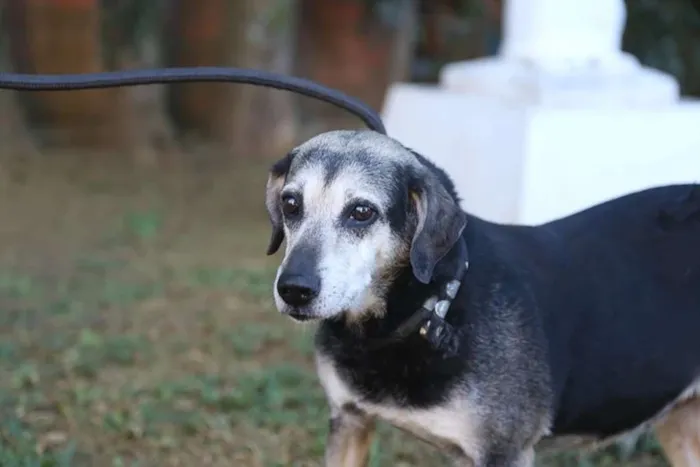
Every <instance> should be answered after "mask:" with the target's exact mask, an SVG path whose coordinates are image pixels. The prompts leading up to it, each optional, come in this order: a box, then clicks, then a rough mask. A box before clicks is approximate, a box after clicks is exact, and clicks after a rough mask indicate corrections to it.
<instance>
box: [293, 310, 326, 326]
mask: <svg viewBox="0 0 700 467" xmlns="http://www.w3.org/2000/svg"><path fill="white" fill-rule="evenodd" d="M285 314H286V315H287V316H289V317H290V318H292V319H293V320H294V321H297V322H299V323H304V322H307V321H314V320H317V319H319V317H318V316H314V315H312V314H309V313H305V312H303V311H301V310H289V311H288V312H286V313H285Z"/></svg>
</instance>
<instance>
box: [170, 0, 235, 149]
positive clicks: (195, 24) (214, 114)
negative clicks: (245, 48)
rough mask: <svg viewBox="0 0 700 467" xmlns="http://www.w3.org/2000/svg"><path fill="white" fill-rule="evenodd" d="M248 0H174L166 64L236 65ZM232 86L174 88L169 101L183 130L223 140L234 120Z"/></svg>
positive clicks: (176, 86) (173, 115) (177, 86)
mask: <svg viewBox="0 0 700 467" xmlns="http://www.w3.org/2000/svg"><path fill="white" fill-rule="evenodd" d="M245 3H246V2H245V1H243V0H239V1H236V2H230V1H228V0H172V1H171V2H170V3H169V5H168V8H167V10H166V17H167V22H166V25H165V29H164V33H165V34H164V36H163V38H162V40H163V45H164V53H165V55H164V59H165V60H164V61H165V64H166V66H175V67H185V66H226V65H233V60H232V59H233V54H234V50H233V49H234V48H235V46H236V44H235V41H233V40H232V38H233V36H234V35H236V34H240V29H241V28H245V15H244V14H240V13H241V11H240V10H241V9H242V8H244V6H245ZM236 10H239V11H236ZM230 91H231V86H229V85H226V84H210V83H203V84H199V83H197V84H190V83H187V84H177V85H170V86H168V90H167V104H168V109H169V111H170V115H171V117H172V118H173V121H174V123H175V125H176V126H177V127H178V129H179V130H182V131H186V132H194V133H196V134H198V135H200V136H203V137H206V138H214V139H220V138H221V137H222V132H223V131H225V130H224V129H225V128H227V127H228V126H230V121H231V110H232V105H231V92H230Z"/></svg>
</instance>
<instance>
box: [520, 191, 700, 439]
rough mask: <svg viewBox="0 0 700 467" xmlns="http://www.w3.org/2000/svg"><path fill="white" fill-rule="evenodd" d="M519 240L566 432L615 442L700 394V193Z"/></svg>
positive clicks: (525, 234)
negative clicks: (620, 435)
mask: <svg viewBox="0 0 700 467" xmlns="http://www.w3.org/2000/svg"><path fill="white" fill-rule="evenodd" d="M514 231H517V232H518V233H517V234H516V235H515V237H519V238H520V240H517V241H515V242H513V244H514V245H516V246H517V245H518V244H520V245H523V246H524V249H525V251H526V253H525V254H524V256H523V253H522V252H520V253H519V254H518V256H519V257H521V258H524V264H526V266H524V268H525V269H526V270H527V272H528V273H529V274H525V275H524V276H523V277H524V278H525V277H528V276H529V279H525V280H527V281H528V282H529V284H530V287H531V289H532V292H533V297H534V300H535V302H536V303H535V306H536V308H537V309H538V311H539V313H541V316H542V319H543V322H544V325H545V330H546V334H547V338H548V341H549V350H550V364H551V370H552V374H553V380H554V381H553V382H554V390H555V394H556V401H557V403H558V412H557V417H556V420H555V424H554V427H553V429H554V431H555V432H559V433H577V434H582V433H588V434H595V435H598V436H608V435H612V434H615V433H618V432H620V431H624V430H626V429H629V427H633V426H636V425H639V424H641V423H643V422H645V421H647V420H648V419H649V418H651V417H653V416H654V415H656V414H657V413H658V412H659V411H661V410H662V409H664V407H666V406H667V405H668V404H669V403H671V402H672V401H674V400H676V399H678V398H679V397H680V396H681V395H682V394H683V393H684V391H692V390H694V388H695V389H696V388H697V387H698V386H699V384H698V383H700V379H699V378H700V185H676V186H666V187H661V188H653V189H649V190H645V191H642V192H638V193H634V194H631V195H627V196H624V197H621V198H618V199H615V200H612V201H609V202H607V203H604V204H602V205H599V206H596V207H594V208H591V209H588V210H586V211H583V212H580V213H578V214H575V215H572V216H569V217H566V218H563V219H560V220H557V221H554V222H551V223H548V224H545V225H542V226H539V227H535V228H529V229H528V228H525V229H517V228H515V229H514ZM508 243H510V242H508ZM528 264H529V265H531V267H530V266H527V265H528ZM545 271H546V273H545Z"/></svg>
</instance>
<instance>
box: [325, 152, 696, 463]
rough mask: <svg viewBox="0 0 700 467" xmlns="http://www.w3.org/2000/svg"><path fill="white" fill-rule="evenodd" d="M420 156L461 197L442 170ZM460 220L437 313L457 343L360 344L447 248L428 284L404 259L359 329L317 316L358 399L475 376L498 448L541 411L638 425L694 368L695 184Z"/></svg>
mask: <svg viewBox="0 0 700 467" xmlns="http://www.w3.org/2000/svg"><path fill="white" fill-rule="evenodd" d="M419 158H420V160H421V162H422V164H423V165H424V166H426V167H428V168H429V169H430V171H431V172H432V174H433V175H434V176H435V177H436V178H437V179H439V180H440V183H441V185H442V186H443V187H444V189H445V190H446V191H447V192H448V193H449V194H450V196H451V197H452V198H453V199H454V201H455V203H458V198H457V196H456V194H455V190H454V186H453V184H452V182H451V181H450V180H449V178H448V177H447V175H446V174H445V173H444V172H443V171H442V170H440V169H437V168H436V167H435V166H434V165H433V164H431V163H430V162H429V161H427V160H425V159H424V158H422V157H420V156H419ZM406 177H407V178H406V180H408V179H410V175H408V174H407V175H406ZM406 180H403V181H406ZM398 191H400V190H398ZM396 196H397V198H396V201H397V202H396V206H397V207H396V212H395V213H393V215H394V216H395V217H396V220H395V221H396V223H397V224H399V223H404V224H408V223H410V219H411V210H410V206H409V204H410V203H409V200H407V199H405V197H404V196H402V195H400V194H399V193H398V192H397V193H396ZM467 219H468V222H467V226H466V228H465V230H464V231H463V232H462V236H463V237H464V238H465V239H466V242H467V245H468V248H469V251H470V258H471V260H470V269H469V271H468V272H467V275H466V277H465V280H464V282H463V285H462V287H461V289H460V293H459V295H458V296H457V298H456V299H455V300H454V301H453V304H452V308H451V311H450V313H449V314H448V321H449V322H450V323H451V324H452V325H453V326H455V327H457V328H459V329H460V330H461V333H462V340H461V346H460V350H459V354H458V356H456V357H453V358H444V355H441V354H440V353H439V352H436V351H434V350H433V349H431V348H430V347H429V346H428V344H427V343H426V342H425V341H424V340H423V339H422V338H421V337H420V336H418V335H414V336H412V337H410V338H408V339H406V340H404V341H401V342H397V343H394V344H391V345H390V346H388V347H386V348H382V349H380V350H376V351H370V350H368V349H367V347H366V345H365V342H366V339H367V338H377V337H386V336H388V335H389V334H390V333H391V331H392V330H393V329H395V328H396V327H397V326H398V325H399V324H400V323H401V322H402V321H403V320H405V319H406V318H407V317H408V316H409V315H410V314H411V313H413V312H414V311H415V310H416V309H418V307H420V305H421V304H422V302H423V301H424V300H425V299H426V298H427V297H428V296H429V295H431V294H432V293H434V291H435V287H437V285H436V284H440V283H441V280H443V279H444V280H448V279H449V278H451V277H450V275H449V274H450V271H451V270H452V269H453V268H452V265H451V261H452V262H453V261H454V260H455V259H454V257H453V256H454V255H453V253H452V252H450V253H448V254H447V255H446V256H445V257H444V258H442V260H441V261H440V262H439V263H438V264H437V267H436V270H435V275H434V277H433V281H432V282H430V283H429V284H425V283H422V282H421V281H420V280H418V279H417V278H416V277H415V274H414V272H413V270H412V269H411V267H410V266H406V267H404V269H403V270H402V271H401V273H400V274H399V275H398V277H397V278H396V279H395V281H394V282H393V284H392V285H391V287H390V289H389V294H388V307H387V310H388V312H387V314H386V316H384V317H383V318H369V319H367V320H366V321H365V322H364V324H363V325H362V327H361V328H360V329H357V328H356V327H347V326H346V325H345V323H344V321H343V320H342V319H338V320H333V321H325V322H322V323H321V324H320V326H319V329H318V332H317V336H316V343H317V347H318V350H319V352H320V353H321V354H323V355H325V356H327V357H329V358H331V359H332V361H333V362H334V363H335V364H336V365H337V367H338V369H339V371H340V372H341V375H342V376H343V377H344V379H345V380H346V381H347V382H349V383H350V384H351V386H352V387H353V388H354V389H355V390H356V391H357V392H358V393H360V394H361V395H362V396H363V397H365V398H366V399H367V400H369V401H374V402H377V403H380V402H382V401H385V400H387V398H390V399H392V400H394V401H399V402H400V403H401V404H403V405H404V406H406V407H427V406H430V405H433V404H436V403H438V402H440V401H443V400H445V398H446V397H447V396H448V393H449V390H450V389H451V388H453V387H454V386H455V385H464V384H466V385H473V386H478V388H479V394H480V395H481V396H480V397H482V398H483V401H482V404H483V405H484V406H485V407H487V408H489V409H490V410H493V412H494V417H499V424H498V427H496V424H494V430H497V431H498V433H496V432H494V433H493V437H492V441H493V443H494V447H493V449H492V451H491V452H492V453H493V455H494V456H497V454H498V452H500V451H498V450H497V449H496V444H498V442H500V441H503V440H504V439H506V438H507V437H509V436H510V437H511V438H510V439H512V440H517V439H519V437H523V436H527V434H526V433H524V432H525V431H527V430H526V429H525V428H526V427H530V426H531V425H532V424H533V423H535V422H534V421H533V418H534V417H536V416H538V415H541V414H545V413H547V412H551V413H552V414H553V426H552V429H553V434H555V435H559V434H587V435H594V436H598V437H606V436H609V435H612V434H616V433H620V432H622V431H625V430H628V429H632V428H635V427H636V426H637V425H639V424H641V423H643V422H644V421H646V420H648V419H649V418H650V417H652V416H653V415H655V414H656V413H658V412H659V410H661V409H662V408H663V407H664V406H665V405H667V404H669V403H670V402H672V401H673V399H674V398H676V397H678V396H679V395H680V394H681V392H682V391H683V390H684V389H686V388H687V387H688V386H689V385H690V384H691V383H693V381H694V380H696V378H698V377H699V376H700V338H698V336H699V334H698V332H699V331H700V186H699V185H677V186H667V187H662V188H655V189H649V190H645V191H641V192H638V193H634V194H630V195H627V196H623V197H621V198H618V199H615V200H612V201H609V202H606V203H603V204H600V205H598V206H596V207H593V208H590V209H587V210H585V211H582V212H579V213H577V214H574V215H571V216H568V217H566V218H563V219H560V220H557V221H554V222H550V223H547V224H544V225H541V226H537V227H525V226H512V225H500V224H495V223H491V222H487V221H485V220H482V219H480V218H477V217H475V216H471V215H467ZM397 230H399V229H398V228H397ZM504 420H506V421H507V422H508V423H505V424H503V423H500V422H503V421H504ZM503 426H510V427H512V428H510V430H512V431H510V432H508V433H502V431H503ZM519 429H521V430H520V431H523V433H519ZM533 430H534V428H533ZM499 437H500V438H499ZM499 440H500V441H499ZM514 442H516V441H514ZM517 442H521V441H517ZM522 442H524V441H522ZM494 465H495V464H494Z"/></svg>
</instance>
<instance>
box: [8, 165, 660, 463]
mask: <svg viewBox="0 0 700 467" xmlns="http://www.w3.org/2000/svg"><path fill="white" fill-rule="evenodd" d="M53 160H54V161H55V160H56V159H53ZM59 160H60V159H59ZM84 165H89V164H83V163H82V162H81V163H77V164H75V165H70V164H69V163H68V162H51V161H50V160H48V159H46V160H43V161H41V164H37V165H36V166H35V167H33V168H32V167H29V168H26V167H24V168H22V171H21V176H19V175H17V173H15V172H12V166H11V165H10V170H9V174H10V177H9V183H8V184H7V186H4V187H3V196H2V197H0V218H2V219H5V221H4V223H3V225H1V226H0V244H1V245H2V247H0V466H3V467H6V466H7V467H30V466H31V467H34V466H36V467H62V466H77V467H80V466H95V465H100V466H113V467H127V466H129V467H137V466H138V467H146V466H189V465H202V466H230V465H241V466H250V467H273V466H298V467H307V466H308V467H312V466H319V465H321V463H320V460H321V457H322V453H323V447H324V442H325V435H326V431H327V415H328V413H327V408H326V404H325V400H324V397H323V394H322V392H321V389H320V386H319V384H318V382H317V379H316V376H315V374H314V371H313V365H312V347H311V340H312V330H311V329H309V328H306V327H300V326H297V325H292V324H290V323H289V322H288V321H287V320H285V319H283V318H282V317H281V316H278V314H277V313H276V312H275V310H274V307H273V304H272V302H271V296H270V287H271V282H272V277H273V273H274V267H275V260H276V258H271V259H270V258H266V257H265V255H264V251H265V243H266V240H267V235H268V230H267V229H268V226H267V223H266V218H265V214H264V211H263V203H262V199H261V197H262V191H263V189H262V187H263V186H264V181H265V173H264V170H263V169H262V168H260V167H257V168H256V167H252V168H249V169H246V168H242V167H232V168H230V169H229V170H227V171H221V170H216V171H209V172H204V173H201V172H200V173H192V172H191V171H188V170H184V169H183V170H179V171H178V170H172V171H171V172H170V173H168V174H167V177H164V176H157V175H153V174H146V175H144V174H143V173H134V172H132V171H128V170H124V171H122V172H120V171H115V170H106V171H102V172H101V171H100V170H94V171H78V170H75V167H82V166H84ZM39 167H41V170H39ZM13 174H14V175H15V176H14V177H13ZM385 465H393V466H413V465H431V466H433V465H446V464H445V463H444V459H443V458H442V457H440V455H439V453H436V452H435V451H434V450H432V449H431V448H429V447H427V446H426V445H424V444H423V443H420V442H416V441H415V440H413V439H412V438H410V437H408V436H406V435H404V434H403V433H400V432H398V431H397V430H394V429H392V428H389V427H387V426H385V425H380V436H379V437H378V439H377V440H376V441H375V443H374V444H373V446H372V463H371V466H372V467H379V466H385ZM540 465H542V466H548V467H564V466H572V467H573V466H581V467H582V466H593V465H595V466H601V467H602V466H615V465H619V466H623V465H624V466H632V465H635V466H640V465H646V466H649V467H651V466H663V465H665V464H664V463H663V461H662V460H661V458H660V456H659V454H658V447H657V446H656V445H655V444H654V442H653V439H645V440H643V443H642V444H640V446H639V447H638V448H637V449H636V450H633V451H632V452H630V453H624V452H620V451H619V450H617V449H614V448H611V449H609V450H606V451H604V452H603V453H600V454H598V455H596V456H593V457H581V456H578V455H574V454H565V455H562V456H558V457H556V458H552V459H546V460H542V461H541V463H540Z"/></svg>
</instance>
